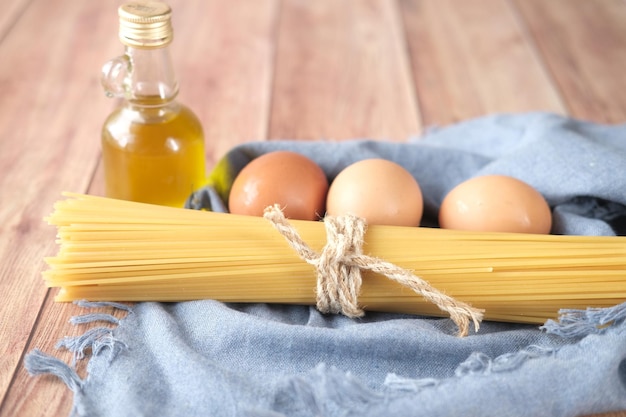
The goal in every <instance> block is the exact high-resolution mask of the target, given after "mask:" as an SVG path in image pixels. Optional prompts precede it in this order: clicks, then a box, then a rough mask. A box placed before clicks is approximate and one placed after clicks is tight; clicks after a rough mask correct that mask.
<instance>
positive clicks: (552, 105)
mask: <svg viewBox="0 0 626 417" xmlns="http://www.w3.org/2000/svg"><path fill="white" fill-rule="evenodd" d="M400 4H401V10H402V16H403V18H404V24H405V28H406V33H407V42H408V46H409V52H410V56H411V62H412V69H413V77H414V79H415V86H416V91H417V94H418V100H419V104H420V108H421V110H422V117H423V121H424V124H425V125H446V124H449V123H453V122H457V121H460V120H464V119H468V118H472V117H477V116H482V115H486V114H490V113H498V112H525V111H537V110H542V111H553V112H557V113H564V112H565V109H564V106H563V104H562V103H561V100H560V98H559V95H558V92H557V91H556V90H555V89H554V88H553V87H552V84H551V79H550V77H549V76H548V74H547V73H546V71H545V70H544V68H543V66H542V63H541V60H540V59H539V57H538V56H537V54H536V52H535V50H534V47H533V44H532V42H531V40H529V39H528V37H527V36H526V34H525V32H524V25H523V24H520V22H519V21H518V19H517V17H516V14H515V12H514V10H512V9H511V8H510V7H509V6H508V2H507V1H506V0H468V1H462V2H460V1H454V0H437V1H434V0H401V1H400Z"/></svg>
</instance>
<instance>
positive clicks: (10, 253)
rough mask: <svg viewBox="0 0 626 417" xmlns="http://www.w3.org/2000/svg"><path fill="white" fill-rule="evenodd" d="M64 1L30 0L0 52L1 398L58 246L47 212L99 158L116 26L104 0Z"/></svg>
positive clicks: (82, 183) (78, 186) (79, 187)
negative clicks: (102, 93) (103, 60)
mask: <svg viewBox="0 0 626 417" xmlns="http://www.w3.org/2000/svg"><path fill="white" fill-rule="evenodd" d="M59 3H60V2H46V1H35V2H33V3H31V4H30V6H29V7H28V9H26V10H25V11H24V13H23V14H22V15H21V18H20V19H19V21H17V22H16V23H15V25H14V26H13V27H12V29H11V31H10V32H8V34H7V35H6V37H5V38H4V39H3V41H2V43H1V44H0V56H2V57H11V58H10V59H2V60H0V85H1V90H2V94H1V95H0V109H2V111H0V172H1V173H2V175H0V202H2V204H0V235H1V236H2V239H0V242H2V243H0V259H2V260H3V262H2V266H1V268H0V293H1V294H3V299H4V302H3V303H2V304H1V305H0V317H1V318H2V321H1V322H0V334H2V338H1V340H0V352H2V355H0V392H1V393H2V396H3V397H4V393H5V391H6V390H7V388H8V386H9V384H10V383H11V381H12V378H13V376H14V374H15V372H16V369H21V363H20V360H21V357H22V354H23V350H24V348H25V346H26V344H27V342H28V340H29V334H30V332H31V329H32V327H33V324H34V322H35V320H36V317H37V315H38V313H39V311H40V308H41V304H42V302H43V300H44V297H45V295H46V288H45V287H44V285H43V283H42V281H41V276H40V272H41V269H42V267H43V263H42V260H43V257H44V256H45V255H49V254H51V253H52V252H53V251H54V235H55V231H54V230H53V229H52V228H50V227H48V226H47V225H45V223H44V222H43V217H44V216H45V215H47V214H48V213H49V211H50V210H51V207H52V203H53V202H54V201H55V200H56V199H57V198H58V197H59V194H60V192H61V191H62V190H71V191H84V190H85V189H86V188H87V184H88V182H89V178H90V177H91V174H92V171H93V167H94V164H95V162H96V160H97V158H98V147H99V142H98V132H99V123H100V121H99V119H100V118H101V116H102V114H103V112H105V111H106V109H107V108H108V104H106V101H105V100H104V99H102V100H99V99H98V94H99V93H98V91H99V82H98V75H99V71H98V69H97V68H94V67H93V62H97V61H99V59H98V56H99V54H101V53H103V52H104V53H106V51H107V42H106V40H105V39H104V38H102V37H101V36H100V35H101V33H102V31H101V30H100V29H102V28H106V29H108V28H109V27H110V25H111V21H110V20H109V19H108V18H107V17H106V14H103V13H102V11H103V7H104V3H103V2H87V3H80V4H74V3H72V4H70V3H69V2H66V3H67V4H66V5H65V6H62V5H60V4H59ZM58 22H64V24H62V25H59V23H58ZM33 28H37V30H36V32H34V30H33ZM77 33H81V36H77V35H76V34H77ZM92 71H93V72H92ZM14 395H15V396H19V395H21V394H20V393H19V392H15V394H14ZM4 398H5V399H6V397H4Z"/></svg>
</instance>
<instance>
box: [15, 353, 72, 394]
mask: <svg viewBox="0 0 626 417" xmlns="http://www.w3.org/2000/svg"><path fill="white" fill-rule="evenodd" d="M24 367H25V368H26V370H27V371H28V373H29V374H31V375H33V376H34V375H54V376H56V377H57V378H59V379H60V380H61V381H63V383H65V385H67V387H68V388H69V389H71V390H72V391H73V392H78V391H79V390H81V389H82V387H83V383H84V381H83V380H82V379H80V377H79V376H78V374H77V373H76V371H75V370H74V369H73V368H72V367H70V366H69V365H68V364H66V363H65V362H63V361H62V360H60V359H58V358H55V357H54V356H50V355H46V354H45V353H43V352H42V351H40V350H39V349H33V350H32V351H31V352H29V353H28V355H26V357H25V358H24Z"/></svg>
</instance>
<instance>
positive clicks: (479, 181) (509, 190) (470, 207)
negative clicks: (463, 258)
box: [439, 175, 552, 234]
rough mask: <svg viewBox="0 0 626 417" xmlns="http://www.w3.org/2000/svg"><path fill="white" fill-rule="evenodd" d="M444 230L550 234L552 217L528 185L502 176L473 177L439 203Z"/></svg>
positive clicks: (541, 197)
mask: <svg viewBox="0 0 626 417" xmlns="http://www.w3.org/2000/svg"><path fill="white" fill-rule="evenodd" d="M439 225H440V227H442V228H444V229H457V230H473V231H483V232H512V233H539V234H547V233H550V228H551V227H552V214H551V211H550V207H549V206H548V203H547V202H546V200H545V199H544V198H543V196H542V195H541V194H540V193H539V192H538V191H537V190H535V189H534V188H533V187H531V186H530V185H528V184H526V183H525V182H523V181H520V180H518V179H516V178H513V177H509V176H504V175H486V176H482V177H476V178H472V179H470V180H467V181H465V182H463V183H461V184H459V185H458V186H456V187H455V188H454V189H452V191H450V193H448V195H447V196H446V197H445V198H444V200H443V202H442V203H441V208H440V210H439Z"/></svg>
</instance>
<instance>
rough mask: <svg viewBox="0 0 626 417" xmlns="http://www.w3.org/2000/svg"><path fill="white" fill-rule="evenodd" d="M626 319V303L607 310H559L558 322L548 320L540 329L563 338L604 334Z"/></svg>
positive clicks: (606, 308)
mask: <svg viewBox="0 0 626 417" xmlns="http://www.w3.org/2000/svg"><path fill="white" fill-rule="evenodd" d="M625 319H626V302H624V303H622V304H618V305H615V306H613V307H605V308H587V309H585V310H576V309H562V310H559V318H558V320H547V321H546V322H545V324H544V325H543V326H541V327H540V329H542V330H544V331H546V332H547V333H549V334H554V335H557V336H560V337H563V338H580V337H585V336H588V335H591V334H601V333H604V332H605V331H606V330H607V329H608V328H611V327H613V326H615V325H617V324H620V323H622V322H623V321H624V320H625Z"/></svg>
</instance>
